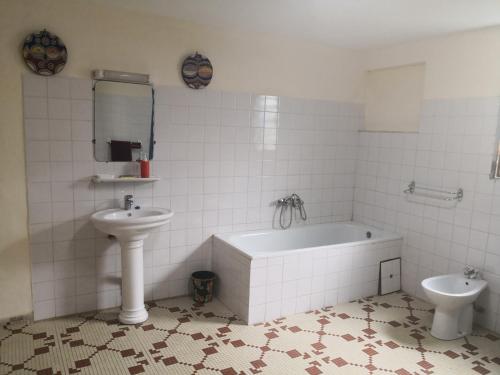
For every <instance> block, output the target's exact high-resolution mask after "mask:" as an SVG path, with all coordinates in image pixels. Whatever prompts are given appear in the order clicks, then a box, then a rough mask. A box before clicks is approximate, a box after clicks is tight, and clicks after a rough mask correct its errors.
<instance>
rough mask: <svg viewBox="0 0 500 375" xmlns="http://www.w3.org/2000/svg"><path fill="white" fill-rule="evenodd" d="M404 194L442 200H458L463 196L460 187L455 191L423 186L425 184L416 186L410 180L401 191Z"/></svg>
mask: <svg viewBox="0 0 500 375" xmlns="http://www.w3.org/2000/svg"><path fill="white" fill-rule="evenodd" d="M418 190H424V191H430V192H431V193H437V194H429V193H425V192H419V191H418ZM403 193H405V194H406V195H409V194H411V195H415V196H421V197H426V198H433V199H440V200H443V201H455V200H456V201H458V202H460V201H461V200H462V199H463V197H464V191H463V189H462V188H458V189H457V191H448V190H443V189H435V188H431V187H425V186H417V184H416V183H415V181H412V182H410V183H409V184H408V188H407V189H405V190H404V191H403ZM439 194H444V195H445V196H442V195H439ZM446 195H451V196H446Z"/></svg>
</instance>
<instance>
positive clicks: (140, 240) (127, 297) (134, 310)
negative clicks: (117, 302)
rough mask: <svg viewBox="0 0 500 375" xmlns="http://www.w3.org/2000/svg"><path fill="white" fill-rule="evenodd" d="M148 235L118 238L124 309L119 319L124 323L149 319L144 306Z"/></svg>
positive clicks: (134, 322)
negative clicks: (145, 254)
mask: <svg viewBox="0 0 500 375" xmlns="http://www.w3.org/2000/svg"><path fill="white" fill-rule="evenodd" d="M146 237H147V236H136V237H132V238H118V241H119V242H120V247H121V253H122V309H121V312H120V315H119V316H118V319H119V320H120V322H122V323H124V324H137V323H142V322H144V321H146V320H147V319H148V312H147V311H146V309H145V308H144V266H143V263H144V260H143V254H142V249H143V244H144V239H145V238H146Z"/></svg>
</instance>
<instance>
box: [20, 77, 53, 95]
mask: <svg viewBox="0 0 500 375" xmlns="http://www.w3.org/2000/svg"><path fill="white" fill-rule="evenodd" d="M23 95H24V96H25V97H26V96H41V97H45V96H47V78H45V77H40V76H37V75H35V74H24V75H23Z"/></svg>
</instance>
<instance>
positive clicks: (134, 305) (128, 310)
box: [90, 207, 174, 324]
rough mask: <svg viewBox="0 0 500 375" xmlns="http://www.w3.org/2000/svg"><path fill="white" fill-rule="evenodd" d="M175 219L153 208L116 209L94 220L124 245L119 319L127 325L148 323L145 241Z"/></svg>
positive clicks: (98, 214)
mask: <svg viewBox="0 0 500 375" xmlns="http://www.w3.org/2000/svg"><path fill="white" fill-rule="evenodd" d="M172 216H174V213H173V212H172V210H169V209H165V208H156V207H150V208H141V209H137V210H122V209H117V208H114V209H110V210H103V211H98V212H96V213H94V214H93V215H92V216H91V217H90V220H91V221H92V223H93V224H94V226H95V227H96V228H97V229H99V230H100V231H101V232H104V233H108V234H112V235H114V236H115V237H116V238H117V239H118V242H119V243H120V247H121V258H122V308H121V311H120V314H119V315H118V319H119V320H120V322H122V323H124V324H138V323H142V322H144V321H146V320H147V319H148V312H147V311H146V309H145V307H144V267H143V263H144V260H143V255H142V252H143V245H144V239H145V238H146V237H147V236H148V234H149V232H151V231H152V230H153V229H155V228H158V227H160V226H162V225H165V224H167V223H168V222H169V221H170V218H171V217H172Z"/></svg>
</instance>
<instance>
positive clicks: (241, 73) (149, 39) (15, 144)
mask: <svg viewBox="0 0 500 375" xmlns="http://www.w3.org/2000/svg"><path fill="white" fill-rule="evenodd" d="M89 3H90V1H86V0H72V1H68V0H36V1H33V0H31V1H29V0H15V1H14V0H0V49H1V51H2V61H1V63H0V82H1V85H0V142H1V143H0V144H1V150H2V155H3V166H2V168H1V169H0V206H1V207H2V211H3V212H5V213H9V216H8V217H6V216H5V215H2V216H0V319H1V318H4V317H9V316H14V315H19V314H25V313H29V312H30V311H31V290H30V261H29V251H28V245H27V217H26V198H25V195H26V192H25V189H26V188H25V164H24V152H23V147H24V144H23V126H22V105H21V74H22V73H23V72H26V71H27V70H26V68H25V67H24V62H23V61H22V59H21V56H20V45H21V42H22V39H23V38H24V36H25V35H26V34H28V33H29V32H32V31H35V30H40V29H42V28H44V27H46V28H48V29H49V30H51V31H53V32H55V33H56V34H58V35H59V36H60V37H61V38H62V39H63V41H64V42H65V43H66V45H67V47H68V49H69V63H68V65H67V66H66V68H65V69H64V71H63V73H62V74H64V75H70V76H79V77H89V76H90V71H91V70H92V69H95V68H101V69H114V70H123V71H133V72H143V73H149V74H150V75H151V77H152V80H153V82H155V83H157V84H160V83H161V84H172V85H181V82H180V80H179V62H180V61H181V57H182V56H184V55H186V54H188V53H191V52H193V51H194V50H198V51H200V52H201V53H205V54H207V55H208V56H209V57H210V59H211V61H212V64H213V65H214V79H213V81H212V84H211V88H212V89H228V90H235V91H238V90H239V91H247V92H248V91H250V92H256V93H268V94H278V95H290V96H297V97H304V98H325V99H337V100H352V99H353V98H359V97H360V95H359V94H360V90H359V88H360V87H361V82H362V74H361V72H362V69H361V64H358V62H360V61H361V59H359V53H356V52H351V51H348V50H342V49H335V48H331V47H326V46H323V45H319V44H314V43H310V42H304V41H299V40H296V39H283V38H276V37H272V36H269V35H265V34H246V33H239V32H233V31H231V32H225V31H223V30H216V29H213V28H212V29H207V28H204V27H201V26H195V25H193V24H188V23H185V22H179V21H174V20H172V19H168V18H159V17H155V16H148V15H143V14H137V13H131V12H129V11H122V10H118V9H111V8H107V7H102V6H99V5H91V4H89Z"/></svg>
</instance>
